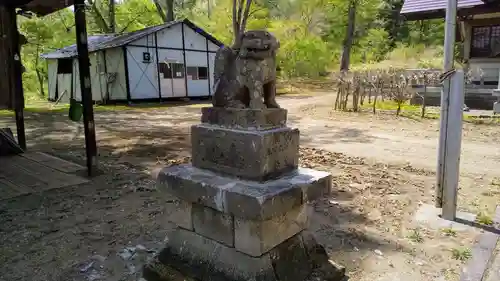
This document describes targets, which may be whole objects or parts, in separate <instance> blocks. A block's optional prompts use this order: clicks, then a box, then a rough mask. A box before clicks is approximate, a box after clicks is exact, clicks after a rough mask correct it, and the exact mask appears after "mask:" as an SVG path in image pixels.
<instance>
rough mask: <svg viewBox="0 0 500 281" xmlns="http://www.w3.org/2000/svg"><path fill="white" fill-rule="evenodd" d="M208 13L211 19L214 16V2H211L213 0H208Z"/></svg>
mask: <svg viewBox="0 0 500 281" xmlns="http://www.w3.org/2000/svg"><path fill="white" fill-rule="evenodd" d="M207 15H208V18H209V19H211V18H212V4H211V0H207Z"/></svg>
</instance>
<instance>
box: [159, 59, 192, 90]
mask: <svg viewBox="0 0 500 281" xmlns="http://www.w3.org/2000/svg"><path fill="white" fill-rule="evenodd" d="M158 68H159V74H160V79H159V80H160V88H161V97H162V98H172V97H185V96H186V81H185V78H184V77H185V73H184V64H182V63H179V62H168V61H167V62H160V63H159V64H158Z"/></svg>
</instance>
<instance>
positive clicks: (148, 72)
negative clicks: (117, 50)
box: [126, 46, 159, 99]
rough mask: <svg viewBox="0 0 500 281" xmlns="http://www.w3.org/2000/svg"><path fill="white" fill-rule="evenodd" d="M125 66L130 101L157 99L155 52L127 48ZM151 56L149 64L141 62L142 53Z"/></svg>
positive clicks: (139, 48)
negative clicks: (126, 68)
mask: <svg viewBox="0 0 500 281" xmlns="http://www.w3.org/2000/svg"><path fill="white" fill-rule="evenodd" d="M126 50H127V65H128V77H129V83H130V97H131V98H132V99H152V98H159V90H158V76H157V75H158V72H157V66H156V65H157V59H156V51H155V50H154V49H149V50H148V49H147V48H143V47H132V46H127V47H126ZM148 51H149V53H150V55H151V62H149V63H146V62H143V52H148Z"/></svg>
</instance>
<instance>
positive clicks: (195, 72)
mask: <svg viewBox="0 0 500 281" xmlns="http://www.w3.org/2000/svg"><path fill="white" fill-rule="evenodd" d="M187 75H188V76H191V77H190V79H191V80H207V79H208V68H207V67H205V66H188V67H187Z"/></svg>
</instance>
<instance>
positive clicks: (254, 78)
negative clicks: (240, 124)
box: [212, 30, 280, 109]
mask: <svg viewBox="0 0 500 281" xmlns="http://www.w3.org/2000/svg"><path fill="white" fill-rule="evenodd" d="M279 47H280V44H279V41H278V40H277V39H276V37H274V36H273V35H272V34H271V33H269V32H267V31H265V30H249V31H247V32H245V33H244V34H243V38H242V40H241V46H239V48H238V47H233V48H231V47H223V48H221V49H219V50H218V51H217V54H216V56H215V66H214V81H215V83H214V96H213V101H212V103H213V106H215V107H228V108H252V109H262V108H266V107H267V108H279V105H278V103H277V102H276V52H277V50H278V49H279Z"/></svg>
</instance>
